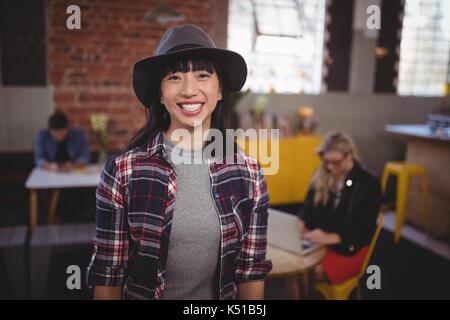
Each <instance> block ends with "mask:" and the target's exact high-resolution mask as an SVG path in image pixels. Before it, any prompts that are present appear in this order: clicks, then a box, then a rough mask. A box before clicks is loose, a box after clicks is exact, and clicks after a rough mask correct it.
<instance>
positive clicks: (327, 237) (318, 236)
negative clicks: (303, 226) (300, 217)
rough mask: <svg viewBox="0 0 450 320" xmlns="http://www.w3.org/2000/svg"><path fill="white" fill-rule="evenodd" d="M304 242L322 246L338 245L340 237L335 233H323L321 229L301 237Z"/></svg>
mask: <svg viewBox="0 0 450 320" xmlns="http://www.w3.org/2000/svg"><path fill="white" fill-rule="evenodd" d="M302 237H303V238H304V239H306V240H309V241H311V242H315V243H323V244H338V243H340V242H341V237H340V236H339V235H338V234H337V233H330V232H324V231H322V230H321V229H314V230H312V231H309V232H307V233H305V234H303V235H302Z"/></svg>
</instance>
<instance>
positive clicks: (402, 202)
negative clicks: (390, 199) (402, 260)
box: [381, 162, 429, 243]
mask: <svg viewBox="0 0 450 320" xmlns="http://www.w3.org/2000/svg"><path fill="white" fill-rule="evenodd" d="M390 174H395V175H396V176H397V178H398V180H397V200H396V205H395V206H396V218H395V233H394V239H395V242H396V243H398V241H399V240H400V230H401V228H402V226H403V223H404V221H405V211H406V202H407V199H408V189H409V179H410V178H411V177H412V176H419V177H421V178H422V190H423V191H422V192H423V214H424V220H425V230H426V234H427V237H428V233H429V218H428V192H427V174H426V171H425V168H424V167H422V166H420V165H416V164H412V163H407V162H388V163H386V166H385V168H384V172H383V178H382V181H381V188H382V191H383V195H384V194H385V192H386V183H387V180H388V177H389V175H390Z"/></svg>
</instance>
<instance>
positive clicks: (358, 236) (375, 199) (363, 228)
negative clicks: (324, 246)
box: [338, 181, 382, 246]
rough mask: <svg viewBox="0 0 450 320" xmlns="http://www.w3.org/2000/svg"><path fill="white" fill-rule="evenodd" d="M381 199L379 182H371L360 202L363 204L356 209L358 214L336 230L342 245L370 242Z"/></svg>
mask: <svg viewBox="0 0 450 320" xmlns="http://www.w3.org/2000/svg"><path fill="white" fill-rule="evenodd" d="M381 201H382V196H381V186H380V183H379V181H375V182H372V183H371V184H370V186H369V187H368V188H367V193H366V195H365V197H364V200H363V202H362V204H363V205H362V206H361V208H360V209H359V210H357V212H358V215H357V216H356V217H355V219H353V221H351V222H349V223H347V224H344V225H343V226H342V227H341V228H340V229H339V230H338V234H339V237H340V238H341V243H342V244H343V245H347V246H351V245H355V244H357V243H363V242H370V239H371V238H372V236H373V233H374V231H375V229H376V222H377V217H378V212H379V210H380V206H381Z"/></svg>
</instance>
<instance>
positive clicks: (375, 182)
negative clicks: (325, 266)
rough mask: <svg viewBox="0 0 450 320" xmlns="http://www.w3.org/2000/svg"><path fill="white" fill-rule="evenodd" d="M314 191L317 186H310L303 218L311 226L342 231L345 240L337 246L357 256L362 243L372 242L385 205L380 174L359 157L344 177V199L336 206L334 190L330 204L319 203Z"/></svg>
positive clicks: (340, 232) (340, 249)
mask: <svg viewBox="0 0 450 320" xmlns="http://www.w3.org/2000/svg"><path fill="white" fill-rule="evenodd" d="M314 194H315V191H314V189H313V188H310V189H309V191H308V194H307V195H306V199H305V201H304V203H303V206H302V209H301V210H300V212H299V218H300V219H302V220H304V221H305V225H306V227H307V228H308V229H309V230H313V229H315V228H319V229H322V230H323V231H326V232H332V233H338V234H339V236H340V237H341V243H340V244H337V245H333V249H334V250H335V251H336V252H337V253H338V254H341V255H345V256H353V255H355V254H356V253H358V251H359V250H360V249H361V248H362V247H364V246H366V245H368V244H370V241H371V240H372V237H373V234H374V232H375V229H376V221H377V216H378V212H379V210H380V206H381V187H380V182H379V179H378V178H376V177H375V176H374V175H373V174H371V173H370V172H369V171H367V170H366V169H365V168H363V167H362V166H361V165H360V164H359V163H358V162H357V161H356V160H355V161H354V166H353V168H352V169H351V170H350V172H349V174H348V176H347V177H346V179H345V181H344V187H343V189H342V194H341V199H340V202H339V204H338V206H337V207H336V209H335V210H333V203H334V201H335V199H336V195H335V194H330V197H329V199H328V202H327V204H326V206H324V205H322V204H319V205H317V206H315V205H314Z"/></svg>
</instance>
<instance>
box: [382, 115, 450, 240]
mask: <svg viewBox="0 0 450 320" xmlns="http://www.w3.org/2000/svg"><path fill="white" fill-rule="evenodd" d="M385 130H386V131H387V132H391V133H395V134H401V135H406V136H407V137H408V142H407V152H406V161H407V162H412V163H416V164H419V165H422V166H424V167H425V169H426V172H427V180H428V212H429V214H430V233H431V234H432V235H434V236H436V237H439V238H442V239H445V240H447V241H449V240H450V201H449V199H450V136H447V135H437V134H435V133H433V132H432V131H431V130H430V128H429V127H428V125H426V124H423V125H387V126H386V127H385ZM405 219H406V221H408V222H410V223H411V224H413V225H415V226H417V227H419V228H421V229H424V219H423V212H422V185H421V181H420V179H411V182H410V188H409V192H408V202H407V214H406V217H405Z"/></svg>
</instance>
